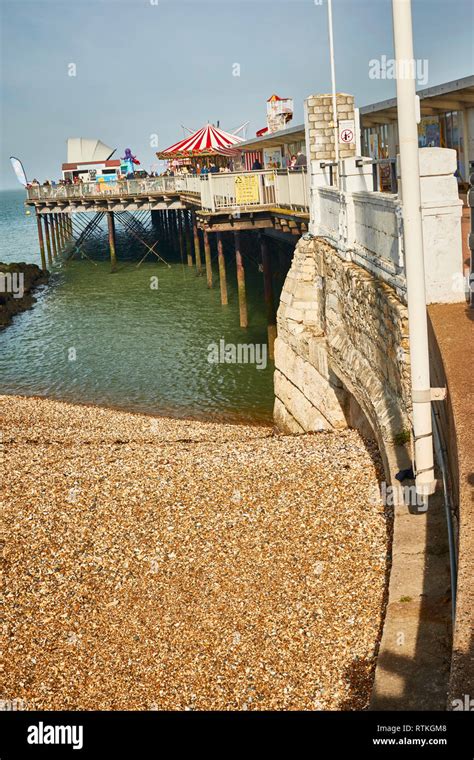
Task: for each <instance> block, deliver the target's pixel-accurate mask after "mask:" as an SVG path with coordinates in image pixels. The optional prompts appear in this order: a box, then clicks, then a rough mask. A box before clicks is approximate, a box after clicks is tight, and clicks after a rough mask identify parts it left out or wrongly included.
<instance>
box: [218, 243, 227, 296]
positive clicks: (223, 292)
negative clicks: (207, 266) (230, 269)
mask: <svg viewBox="0 0 474 760" xmlns="http://www.w3.org/2000/svg"><path fill="white" fill-rule="evenodd" d="M217 261H218V264H219V282H220V286H221V304H222V305H223V306H227V304H228V300H227V281H226V278H225V258H224V248H223V245H222V233H220V232H218V233H217Z"/></svg>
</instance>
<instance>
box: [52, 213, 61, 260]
mask: <svg viewBox="0 0 474 760" xmlns="http://www.w3.org/2000/svg"><path fill="white" fill-rule="evenodd" d="M52 217H53V219H54V234H55V235H56V249H57V252H58V255H59V253H60V251H61V247H62V246H61V236H60V232H59V223H58V214H52Z"/></svg>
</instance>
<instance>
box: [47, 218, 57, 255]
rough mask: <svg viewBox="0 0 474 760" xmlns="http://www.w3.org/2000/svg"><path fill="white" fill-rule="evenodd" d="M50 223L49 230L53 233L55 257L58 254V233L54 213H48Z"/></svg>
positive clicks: (52, 243)
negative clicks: (55, 227)
mask: <svg viewBox="0 0 474 760" xmlns="http://www.w3.org/2000/svg"><path fill="white" fill-rule="evenodd" d="M47 216H48V225H49V232H50V235H51V245H52V248H53V258H54V259H55V258H56V256H57V255H58V246H57V244H56V233H55V231H54V215H53V214H48V215H47Z"/></svg>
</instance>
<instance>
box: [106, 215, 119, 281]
mask: <svg viewBox="0 0 474 760" xmlns="http://www.w3.org/2000/svg"><path fill="white" fill-rule="evenodd" d="M107 224H108V228H109V250H110V271H111V272H115V271H116V269H117V254H116V251H115V223H114V212H113V211H107Z"/></svg>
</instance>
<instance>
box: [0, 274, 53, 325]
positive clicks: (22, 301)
mask: <svg viewBox="0 0 474 760" xmlns="http://www.w3.org/2000/svg"><path fill="white" fill-rule="evenodd" d="M0 276H3V278H8V277H10V278H15V281H16V282H15V288H12V281H10V282H8V281H6V282H4V285H5V284H6V286H7V287H4V288H2V289H1V290H0V332H1V331H2V330H5V329H6V328H7V327H10V325H11V324H12V322H13V317H15V316H16V315H17V314H22V313H23V312H24V311H28V310H29V309H32V308H33V307H34V305H35V303H36V300H37V299H36V298H35V296H34V293H35V292H36V291H37V289H38V288H40V287H42V286H46V285H47V284H48V280H49V277H50V273H49V271H48V270H47V269H46V270H43V269H41V268H40V267H39V266H38V265H37V264H27V263H25V262H24V261H23V262H10V263H8V264H7V263H6V262H1V261H0ZM3 278H2V279H3ZM20 278H21V282H20V281H19V280H20ZM16 288H19V291H20V290H21V295H20V292H19V291H18V292H17V293H16V294H15V295H13V293H14V290H15V289H16ZM17 296H19V297H17Z"/></svg>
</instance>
